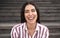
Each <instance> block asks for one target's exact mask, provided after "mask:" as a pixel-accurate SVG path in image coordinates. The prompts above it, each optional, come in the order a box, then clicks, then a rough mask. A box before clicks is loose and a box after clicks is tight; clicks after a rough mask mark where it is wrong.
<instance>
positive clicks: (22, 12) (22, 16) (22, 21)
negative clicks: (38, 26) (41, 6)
mask: <svg viewBox="0 0 60 38" xmlns="http://www.w3.org/2000/svg"><path fill="white" fill-rule="evenodd" d="M28 4H31V5H33V6H34V7H35V9H36V11H37V15H38V17H37V21H36V22H38V23H40V15H39V10H38V8H37V7H36V3H34V2H32V1H31V2H26V3H25V4H24V5H23V6H22V9H21V23H24V22H26V19H25V16H24V11H25V7H26V6H27V5H28Z"/></svg>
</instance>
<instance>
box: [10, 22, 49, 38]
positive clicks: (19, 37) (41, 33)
mask: <svg viewBox="0 0 60 38" xmlns="http://www.w3.org/2000/svg"><path fill="white" fill-rule="evenodd" d="M48 37H49V30H48V28H47V27H46V26H44V25H41V24H39V23H37V25H36V30H35V32H34V34H33V36H30V35H29V34H28V31H27V26H26V23H21V24H17V25H15V26H14V27H13V28H12V30H11V38H48Z"/></svg>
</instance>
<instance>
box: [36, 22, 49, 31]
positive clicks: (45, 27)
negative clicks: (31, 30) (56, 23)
mask: <svg viewBox="0 0 60 38" xmlns="http://www.w3.org/2000/svg"><path fill="white" fill-rule="evenodd" d="M37 25H38V26H39V27H41V28H44V29H47V30H48V27H47V26H46V25H43V24H40V23H37Z"/></svg>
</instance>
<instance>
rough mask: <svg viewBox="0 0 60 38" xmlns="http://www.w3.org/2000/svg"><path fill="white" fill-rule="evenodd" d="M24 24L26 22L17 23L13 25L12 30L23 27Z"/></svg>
mask: <svg viewBox="0 0 60 38" xmlns="http://www.w3.org/2000/svg"><path fill="white" fill-rule="evenodd" d="M23 25H24V23H19V24H16V25H14V26H13V27H12V30H14V29H17V28H21V27H22V26H23Z"/></svg>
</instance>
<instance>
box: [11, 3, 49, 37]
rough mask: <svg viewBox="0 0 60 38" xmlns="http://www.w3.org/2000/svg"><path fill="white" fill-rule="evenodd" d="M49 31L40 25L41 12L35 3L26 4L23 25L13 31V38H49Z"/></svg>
mask: <svg viewBox="0 0 60 38" xmlns="http://www.w3.org/2000/svg"><path fill="white" fill-rule="evenodd" d="M48 37H49V30H48V28H47V27H46V26H44V25H42V24H40V18H39V10H38V9H37V7H36V5H35V3H33V2H26V3H25V4H24V5H23V7H22V11H21V23H20V24H17V25H15V26H14V27H13V28H12V30H11V38H48Z"/></svg>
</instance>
